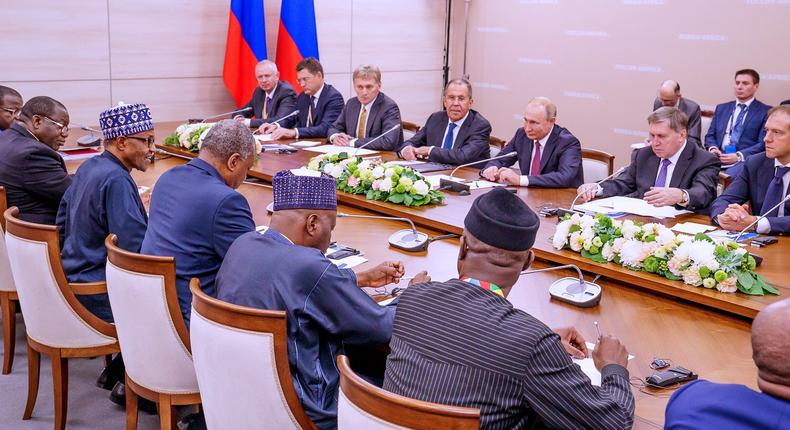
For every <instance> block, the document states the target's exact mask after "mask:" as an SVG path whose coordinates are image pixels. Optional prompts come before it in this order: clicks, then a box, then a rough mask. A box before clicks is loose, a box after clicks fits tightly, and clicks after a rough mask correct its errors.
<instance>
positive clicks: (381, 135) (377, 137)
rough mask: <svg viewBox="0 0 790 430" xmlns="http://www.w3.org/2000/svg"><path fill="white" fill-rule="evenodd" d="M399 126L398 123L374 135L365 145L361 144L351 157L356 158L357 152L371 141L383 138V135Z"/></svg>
mask: <svg viewBox="0 0 790 430" xmlns="http://www.w3.org/2000/svg"><path fill="white" fill-rule="evenodd" d="M398 128H400V124H397V125H395V126H393V127H392V128H390V129H389V130H387V131H385V132H384V133H381V134H380V135H378V136H376V137H374V138H373V139H370V140H369V141H367V142H365V144H364V145H360V146H359V147H358V148H357V149H356V150H354V155H352V156H351V157H352V158H356V156H357V152H359V150H360V149H362V148H364V147H366V146H368V145H370V144H371V143H373V142H375V141H377V140H379V139H381V138H382V137H384V135H385V134H387V133H389V132H391V131H392V130H395V129H398Z"/></svg>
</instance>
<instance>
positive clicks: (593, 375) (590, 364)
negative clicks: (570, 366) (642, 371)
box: [572, 342, 634, 387]
mask: <svg viewBox="0 0 790 430" xmlns="http://www.w3.org/2000/svg"><path fill="white" fill-rule="evenodd" d="M594 349H595V344H594V343H592V342H587V350H588V351H590V354H591V355H592V352H593V350H594ZM632 358H634V356H633V355H631V354H628V360H629V361H630V360H631V359H632ZM572 360H573V362H574V363H575V364H576V365H577V366H579V367H581V369H582V372H584V374H585V375H587V376H588V377H589V378H590V382H592V384H593V385H595V386H596V387H600V386H601V372H599V371H598V369H596V368H595V362H594V361H593V359H592V357H590V358H582V359H578V358H572Z"/></svg>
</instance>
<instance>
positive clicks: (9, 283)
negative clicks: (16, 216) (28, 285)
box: [0, 215, 16, 291]
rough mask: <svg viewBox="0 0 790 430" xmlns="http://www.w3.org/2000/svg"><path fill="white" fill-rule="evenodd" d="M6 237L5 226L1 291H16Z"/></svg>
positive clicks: (1, 238)
mask: <svg viewBox="0 0 790 430" xmlns="http://www.w3.org/2000/svg"><path fill="white" fill-rule="evenodd" d="M0 216H2V215H0ZM4 237H5V235H4V233H3V228H2V227H0V291H16V284H15V283H14V276H13V275H12V274H11V263H10V262H9V261H8V250H7V249H6V245H5V239H4Z"/></svg>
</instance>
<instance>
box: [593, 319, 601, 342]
mask: <svg viewBox="0 0 790 430" xmlns="http://www.w3.org/2000/svg"><path fill="white" fill-rule="evenodd" d="M593 324H595V331H596V332H597V333H598V339H600V338H601V327H599V326H598V321H593Z"/></svg>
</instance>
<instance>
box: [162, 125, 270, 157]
mask: <svg viewBox="0 0 790 430" xmlns="http://www.w3.org/2000/svg"><path fill="white" fill-rule="evenodd" d="M214 124H215V123H205V122H199V123H195V124H181V125H179V126H178V127H177V128H176V130H175V131H174V132H173V134H171V135H170V136H167V137H166V138H165V140H164V143H165V145H168V146H175V147H178V148H183V149H186V150H187V151H190V152H199V151H200V147H201V146H203V140H204V139H205V138H206V135H207V134H208V131H209V130H211V127H212V126H213V125H214ZM254 140H255V153H256V154H260V153H261V151H263V147H262V146H261V142H260V141H259V140H258V139H254Z"/></svg>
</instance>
